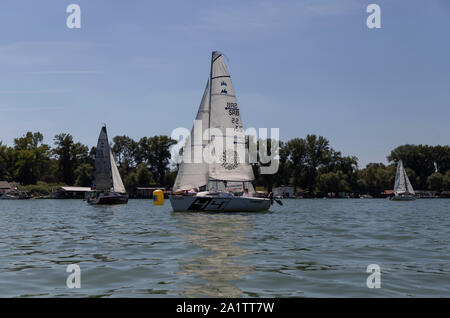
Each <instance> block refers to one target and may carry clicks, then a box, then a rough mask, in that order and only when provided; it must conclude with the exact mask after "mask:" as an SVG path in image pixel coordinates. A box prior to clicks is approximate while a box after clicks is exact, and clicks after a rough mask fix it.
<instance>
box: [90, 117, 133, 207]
mask: <svg viewBox="0 0 450 318" xmlns="http://www.w3.org/2000/svg"><path fill="white" fill-rule="evenodd" d="M94 185H95V186H94V189H93V191H91V192H89V195H88V197H87V198H86V200H87V202H88V203H89V204H125V203H127V202H128V194H127V192H126V190H125V187H124V185H123V182H122V178H121V177H120V173H119V169H117V165H116V161H115V160H114V156H113V154H112V152H111V148H110V146H109V141H108V134H107V132H106V126H103V127H102V130H101V131H100V135H99V137H98V142H97V151H96V153H95V172H94Z"/></svg>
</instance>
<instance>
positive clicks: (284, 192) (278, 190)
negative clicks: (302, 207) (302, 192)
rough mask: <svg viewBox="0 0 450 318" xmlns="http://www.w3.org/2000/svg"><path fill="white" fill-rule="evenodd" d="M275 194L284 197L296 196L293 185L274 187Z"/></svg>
mask: <svg viewBox="0 0 450 318" xmlns="http://www.w3.org/2000/svg"><path fill="white" fill-rule="evenodd" d="M272 192H273V195H275V196H277V197H283V198H292V197H294V187H292V186H281V187H275V188H273V189H272Z"/></svg>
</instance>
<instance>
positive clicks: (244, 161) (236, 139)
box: [209, 52, 254, 182]
mask: <svg viewBox="0 0 450 318" xmlns="http://www.w3.org/2000/svg"><path fill="white" fill-rule="evenodd" d="M210 94H211V99H210V107H209V111H210V116H209V127H210V128H211V129H219V130H220V131H221V132H222V135H223V137H222V138H223V140H222V145H223V150H222V153H215V155H216V156H218V158H219V160H216V161H215V162H213V163H211V164H210V165H209V178H210V180H222V181H239V182H245V181H247V182H251V181H253V180H254V174H253V169H252V167H251V165H250V164H249V162H248V156H247V154H246V152H245V135H244V131H243V125H242V118H241V115H240V113H239V106H238V103H237V99H236V95H235V92H234V88H233V84H232V83H231V77H230V73H229V72H228V69H227V66H226V65H225V61H224V59H223V55H222V54H221V53H219V52H213V53H212V61H211V77H210ZM213 138H215V137H212V138H211V141H213V140H214V139H213ZM227 142H228V145H230V144H231V145H232V147H231V148H229V147H227V146H226V145H227Z"/></svg>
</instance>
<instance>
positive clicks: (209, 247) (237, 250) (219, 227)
mask: <svg viewBox="0 0 450 318" xmlns="http://www.w3.org/2000/svg"><path fill="white" fill-rule="evenodd" d="M174 216H175V217H176V218H177V219H178V221H179V228H181V229H183V231H182V232H183V233H185V235H184V237H183V240H184V244H186V245H187V246H190V245H194V246H196V247H198V248H200V249H202V252H201V253H199V254H198V255H196V256H193V257H190V258H187V259H180V260H179V267H180V272H178V273H177V274H178V275H180V276H187V277H188V282H187V283H184V284H183V285H182V286H179V287H180V288H182V291H181V292H180V295H181V296H183V297H242V291H241V290H240V289H239V288H238V287H237V286H236V285H235V284H234V282H235V281H237V280H239V279H240V278H242V277H244V276H245V275H247V274H249V273H250V272H251V271H252V270H253V269H252V266H250V265H247V264H244V263H242V262H239V258H240V257H243V256H244V255H248V254H250V253H252V251H251V250H249V249H246V248H245V246H246V245H247V244H248V241H247V238H246V232H248V231H249V230H250V229H251V224H250V222H249V217H248V216H247V215H245V214H225V213H220V214H210V213H174Z"/></svg>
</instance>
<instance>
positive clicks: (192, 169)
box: [173, 80, 209, 191]
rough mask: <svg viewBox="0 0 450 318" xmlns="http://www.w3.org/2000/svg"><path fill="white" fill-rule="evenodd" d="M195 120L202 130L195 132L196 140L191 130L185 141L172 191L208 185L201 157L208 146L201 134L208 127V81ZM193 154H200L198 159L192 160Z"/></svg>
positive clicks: (204, 165)
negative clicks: (198, 122) (199, 123)
mask: <svg viewBox="0 0 450 318" xmlns="http://www.w3.org/2000/svg"><path fill="white" fill-rule="evenodd" d="M195 120H196V121H200V122H201V124H202V129H201V131H199V132H196V134H197V136H196V137H197V138H194V128H192V130H191V134H190V136H189V137H188V139H187V140H186V143H185V146H184V148H183V155H182V159H181V163H180V165H179V166H178V173H177V178H176V179H175V183H174V186H173V190H174V191H179V190H189V189H194V188H200V187H202V186H206V185H207V183H208V178H209V176H208V164H207V163H206V162H204V160H203V157H202V155H203V149H204V147H205V146H206V145H207V144H208V141H203V133H204V131H205V130H206V129H207V128H208V127H209V80H208V82H207V83H206V88H205V91H204V93H203V97H202V101H201V102H200V106H199V108H198V112H197V116H196V118H195ZM194 141H195V142H194ZM194 153H197V154H200V158H194ZM197 157H198V156H197ZM194 161H196V162H194ZM197 161H201V162H197Z"/></svg>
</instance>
